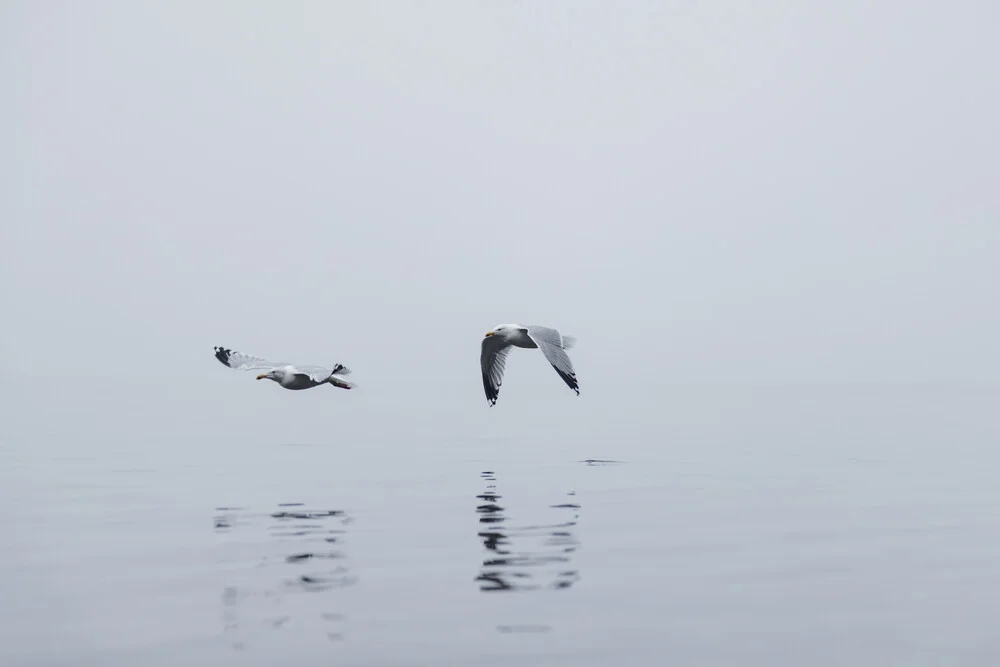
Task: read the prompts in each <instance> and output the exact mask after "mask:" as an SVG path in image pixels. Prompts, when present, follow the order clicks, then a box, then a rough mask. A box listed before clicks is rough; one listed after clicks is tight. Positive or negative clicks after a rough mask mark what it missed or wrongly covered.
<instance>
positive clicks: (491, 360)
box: [479, 336, 510, 406]
mask: <svg viewBox="0 0 1000 667" xmlns="http://www.w3.org/2000/svg"><path fill="white" fill-rule="evenodd" d="M508 352H510V344H509V343H507V342H506V341H504V340H503V339H502V338H500V337H499V336H487V337H486V338H484V339H483V351H482V353H481V354H480V355H479V365H480V366H481V367H482V370H483V389H484V390H485V391H486V400H487V401H489V403H490V405H491V406H492V405H495V404H496V402H497V396H499V395H500V383H501V382H503V369H504V366H505V365H506V364H507V353H508Z"/></svg>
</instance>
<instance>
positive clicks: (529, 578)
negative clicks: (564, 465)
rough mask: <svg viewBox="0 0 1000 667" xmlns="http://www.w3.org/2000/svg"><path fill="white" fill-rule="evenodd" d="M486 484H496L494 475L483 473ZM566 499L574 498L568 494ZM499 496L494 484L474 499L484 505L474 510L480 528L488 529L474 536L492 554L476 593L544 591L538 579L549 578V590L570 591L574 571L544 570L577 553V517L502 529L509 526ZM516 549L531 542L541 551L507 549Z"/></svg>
mask: <svg viewBox="0 0 1000 667" xmlns="http://www.w3.org/2000/svg"><path fill="white" fill-rule="evenodd" d="M482 478H483V479H484V480H485V481H489V482H495V481H496V476H495V474H494V473H493V472H483V473H482ZM567 495H570V496H572V495H576V494H575V492H572V491H571V492H569V493H568V494H567ZM501 498H502V496H501V495H500V494H499V493H498V492H497V491H496V485H495V484H488V485H487V490H486V492H484V493H481V494H479V495H478V496H476V499H477V500H480V501H486V503H485V504H480V505H477V506H476V512H477V513H478V514H479V515H480V516H479V523H480V524H488V525H490V526H491V527H490V529H489V530H480V531H479V532H478V533H477V536H478V537H479V538H480V539H481V540H482V541H483V546H484V547H485V548H486V549H487V551H489V552H491V553H490V557H489V558H485V559H484V560H483V562H482V566H481V569H480V573H479V576H477V577H476V579H475V580H476V581H478V582H480V586H479V589H480V590H481V591H484V592H493V591H526V590H538V589H540V588H542V587H543V585H542V584H541V583H538V581H537V580H538V579H540V578H545V577H551V579H552V581H551V583H550V584H549V585H548V587H549V588H552V589H556V590H560V589H564V588H569V587H570V586H572V585H573V584H574V583H576V581H577V580H578V579H579V574H578V572H577V571H576V570H568V569H563V570H559V571H556V572H550V571H547V570H546V568H547V567H550V566H552V565H553V564H556V563H569V562H570V559H571V556H569V555H567V554H571V553H573V552H575V551H576V549H577V546H578V545H579V543H578V542H577V540H576V538H575V537H574V536H573V533H572V530H571V529H572V528H573V527H574V526H575V525H576V523H577V522H576V520H577V519H578V517H579V514H574V515H573V520H571V521H565V522H562V523H558V524H554V525H527V526H509V525H508V526H505V527H501V526H500V525H498V524H501V523H506V522H508V519H509V517H507V516H506V515H505V513H504V512H505V508H504V507H502V506H501V505H500V504H499V502H498V501H500V499H501ZM549 507H550V509H556V510H572V511H574V512H576V511H578V510H579V509H580V505H578V504H575V503H562V504H556V505H550V506H549ZM512 539H513V541H516V543H517V544H518V546H521V545H522V543H525V542H528V543H529V544H530V543H531V542H532V541H535V542H540V547H541V549H540V550H520V549H519V550H517V551H513V550H511V548H510V545H511V542H512Z"/></svg>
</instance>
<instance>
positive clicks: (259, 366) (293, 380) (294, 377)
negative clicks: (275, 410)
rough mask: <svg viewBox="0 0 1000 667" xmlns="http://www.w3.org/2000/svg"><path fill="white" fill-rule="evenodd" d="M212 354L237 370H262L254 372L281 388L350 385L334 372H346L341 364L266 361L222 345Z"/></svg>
mask: <svg viewBox="0 0 1000 667" xmlns="http://www.w3.org/2000/svg"><path fill="white" fill-rule="evenodd" d="M215 358H216V359H218V360H219V361H220V362H222V364H223V365H225V366H228V367H229V368H234V369H236V370H238V371H260V370H262V371H266V372H264V373H261V374H260V375H258V376H257V379H258V380H274V381H275V382H277V383H278V384H280V385H281V386H282V387H284V388H285V389H311V388H312V387H318V386H319V385H321V384H331V385H333V386H334V387H340V388H341V389H350V388H351V387H353V386H354V385H353V384H351V383H350V382H347V381H346V380H343V379H341V378H339V377H337V376H338V375H347V374H348V373H350V372H351V369H349V368H347V367H346V366H344V365H343V364H334V365H333V368H332V369H329V368H321V367H319V366H293V365H292V364H286V363H284V362H274V361H268V360H267V359H261V358H260V357H253V356H250V355H249V354H243V353H242V352H237V351H236V350H229V349H226V348H224V347H217V348H215Z"/></svg>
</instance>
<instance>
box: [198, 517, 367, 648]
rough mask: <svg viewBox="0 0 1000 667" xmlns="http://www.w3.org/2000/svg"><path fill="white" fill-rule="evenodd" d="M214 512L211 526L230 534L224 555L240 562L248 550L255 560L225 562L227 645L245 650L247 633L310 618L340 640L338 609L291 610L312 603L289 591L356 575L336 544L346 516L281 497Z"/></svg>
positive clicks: (328, 585) (334, 584)
mask: <svg viewBox="0 0 1000 667" xmlns="http://www.w3.org/2000/svg"><path fill="white" fill-rule="evenodd" d="M216 512H217V514H216V516H215V518H214V525H215V531H216V533H217V534H219V535H220V537H223V536H230V535H231V536H232V537H233V539H232V540H228V541H227V543H226V544H225V545H224V546H222V547H220V548H221V549H223V550H224V551H231V552H233V553H234V554H235V555H234V556H233V557H231V558H228V559H227V560H229V561H234V562H236V563H240V562H246V560H247V557H246V550H247V549H248V548H252V549H253V550H254V551H253V554H252V560H253V563H254V566H253V567H244V568H232V567H230V568H229V570H228V575H227V576H228V577H229V579H230V582H229V585H227V586H226V587H225V588H224V589H223V593H222V603H223V627H224V631H225V634H226V635H227V636H228V637H229V638H230V641H231V643H232V646H233V647H234V648H236V649H243V648H246V647H247V644H248V642H249V641H250V640H251V639H253V640H254V641H259V640H262V639H263V637H262V635H261V634H260V632H259V628H262V627H263V628H271V629H274V630H280V629H282V628H285V627H297V628H298V629H299V630H302V629H303V628H304V626H309V625H312V626H315V627H316V630H318V631H320V632H323V633H325V635H326V637H327V638H328V639H330V640H332V641H336V640H339V639H341V638H342V637H343V631H342V626H343V621H344V616H343V615H342V614H340V613H337V612H334V611H322V612H320V613H319V614H316V612H315V611H311V612H310V613H309V614H307V615H301V614H300V615H295V614H294V610H295V608H296V607H297V606H302V607H308V608H310V609H311V610H314V609H315V605H314V604H311V603H302V604H297V603H296V598H295V595H296V594H298V593H328V592H330V591H334V590H336V589H340V588H344V587H346V586H350V585H352V584H353V583H354V582H355V577H354V576H353V574H352V573H351V570H350V568H349V567H348V565H347V559H346V556H345V554H344V552H343V551H342V550H341V549H342V547H343V542H344V537H345V535H346V532H347V529H346V527H347V526H348V525H349V524H350V523H351V518H350V517H349V516H347V515H346V514H345V513H344V512H342V511H340V510H313V509H307V508H306V507H305V506H304V505H303V504H302V503H282V504H279V505H278V507H277V508H276V510H275V511H273V512H270V513H268V514H253V513H248V512H244V511H243V510H242V509H241V508H238V507H219V508H216ZM262 526H263V528H264V531H263V534H262V533H261V532H260V530H259V529H260V528H261V527H262ZM255 530H256V531H257V535H256V536H255V535H253V531H255Z"/></svg>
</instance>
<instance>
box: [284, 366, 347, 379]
mask: <svg viewBox="0 0 1000 667" xmlns="http://www.w3.org/2000/svg"><path fill="white" fill-rule="evenodd" d="M295 372H296V373H301V374H303V375H308V376H309V377H310V378H312V381H313V382H323V381H324V380H326V379H327V378H329V377H330V376H331V375H350V373H351V369H350V368H348V367H347V366H345V365H343V364H334V365H333V369H332V370H331V369H329V368H325V367H323V366H295Z"/></svg>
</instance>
